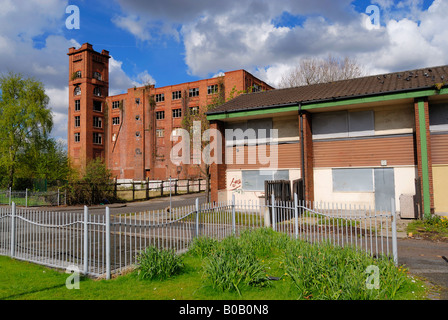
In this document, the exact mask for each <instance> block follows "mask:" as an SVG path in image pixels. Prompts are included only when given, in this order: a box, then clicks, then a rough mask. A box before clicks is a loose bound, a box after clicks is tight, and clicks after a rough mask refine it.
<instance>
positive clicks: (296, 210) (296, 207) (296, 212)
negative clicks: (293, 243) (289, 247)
mask: <svg viewBox="0 0 448 320" xmlns="http://www.w3.org/2000/svg"><path fill="white" fill-rule="evenodd" d="M294 233H295V236H296V239H297V238H298V237H299V203H298V198H297V193H296V192H294Z"/></svg>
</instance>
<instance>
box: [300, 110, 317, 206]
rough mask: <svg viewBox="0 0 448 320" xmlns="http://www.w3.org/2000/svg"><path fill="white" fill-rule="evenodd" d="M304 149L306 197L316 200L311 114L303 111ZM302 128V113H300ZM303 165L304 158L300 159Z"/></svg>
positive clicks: (303, 172) (303, 175)
mask: <svg viewBox="0 0 448 320" xmlns="http://www.w3.org/2000/svg"><path fill="white" fill-rule="evenodd" d="M302 117H303V119H302V123H303V150H304V160H305V164H304V165H305V170H304V171H303V170H302V177H304V178H305V198H306V200H307V201H314V167H313V155H314V152H313V135H312V130H311V114H309V113H307V112H305V113H303V116H302ZM299 130H300V115H299ZM300 167H302V160H300Z"/></svg>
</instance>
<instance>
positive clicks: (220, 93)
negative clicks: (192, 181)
mask: <svg viewBox="0 0 448 320" xmlns="http://www.w3.org/2000/svg"><path fill="white" fill-rule="evenodd" d="M223 80H224V78H223V77H221V78H219V80H218V90H217V91H216V92H215V94H214V96H213V98H212V99H211V101H210V103H209V104H206V105H202V106H200V107H199V110H198V112H197V113H194V114H193V113H191V112H190V110H187V112H184V114H185V116H184V117H183V119H182V127H183V128H184V129H185V130H187V131H189V133H190V139H193V136H194V134H193V125H194V122H200V135H201V137H203V135H204V133H206V132H209V131H208V130H209V129H210V122H209V121H208V120H207V112H209V111H212V110H214V109H215V108H217V107H218V106H220V105H222V104H224V103H225V102H227V101H230V100H232V99H233V98H235V97H237V96H238V95H240V94H244V93H250V92H252V90H253V87H249V88H247V89H246V90H242V91H238V90H237V89H236V88H235V87H233V88H232V90H230V91H229V93H228V97H227V98H226V88H225V85H224V81H223ZM188 102H189V101H188V100H186V101H185V102H184V105H185V107H184V109H188ZM209 138H210V137H205V138H204V139H202V144H201V150H204V148H205V147H206V146H207V145H208V144H209V143H210V142H209V141H210V140H209ZM190 143H191V141H190ZM205 156H207V152H206V153H205ZM202 160H205V161H201V164H199V165H197V166H198V167H199V168H200V171H201V174H202V176H204V177H205V181H206V198H205V201H206V202H207V203H209V202H210V174H211V172H210V169H211V166H210V164H208V163H210V161H209V159H202Z"/></svg>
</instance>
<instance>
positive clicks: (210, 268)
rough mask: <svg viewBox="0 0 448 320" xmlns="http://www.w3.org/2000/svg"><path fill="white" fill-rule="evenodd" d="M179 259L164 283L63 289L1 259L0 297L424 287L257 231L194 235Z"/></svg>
mask: <svg viewBox="0 0 448 320" xmlns="http://www.w3.org/2000/svg"><path fill="white" fill-rule="evenodd" d="M179 258H180V259H181V260H182V263H181V265H182V267H181V268H180V270H177V271H176V273H175V274H173V275H172V276H170V277H168V278H166V279H165V280H148V279H145V280H143V279H141V277H140V276H139V275H138V272H137V271H135V272H131V273H128V274H126V275H122V276H119V277H116V278H114V279H112V280H92V279H88V278H82V281H81V282H80V289H79V290H77V289H72V290H69V289H67V288H66V286H65V281H66V279H67V277H68V276H69V275H68V274H65V273H62V272H58V271H56V270H51V269H48V268H45V267H43V266H38V265H34V264H30V263H26V262H22V261H17V260H12V259H10V258H7V257H0V299H20V300H22V299H23V300H24V299H33V300H42V299H44V300H54V299H57V300H98V299H99V300H122V299H126V300H173V299H175V300H295V299H346V300H348V299H381V300H386V299H403V300H408V299H409V300H416V299H418V300H420V299H425V296H426V292H427V291H426V288H425V287H424V286H423V283H422V282H420V281H419V280H417V279H413V278H411V277H410V276H409V275H408V274H407V272H406V270H405V269H403V268H397V267H395V266H394V265H393V264H392V263H391V262H390V261H388V260H375V261H374V260H372V259H371V258H369V257H367V256H366V255H365V254H359V253H357V252H354V251H353V250H350V249H348V248H346V249H342V248H334V247H331V246H329V245H322V246H315V245H310V244H308V243H305V242H301V241H295V240H290V239H289V238H288V237H286V236H284V235H282V234H280V233H276V232H273V231H272V230H270V229H264V228H262V229H259V230H257V231H256V232H249V231H247V232H245V233H243V234H242V235H241V236H240V237H229V238H226V239H224V240H223V241H219V242H218V241H215V240H210V239H206V238H200V239H197V240H196V241H195V242H194V243H193V244H192V249H191V250H190V251H189V252H188V253H186V254H183V255H181V256H179ZM169 259H172V257H170V258H169ZM370 264H373V265H377V266H378V267H379V270H380V277H379V279H380V289H378V290H376V289H372V290H370V289H368V290H366V285H365V281H366V279H367V277H368V274H366V273H365V269H366V266H368V265H370Z"/></svg>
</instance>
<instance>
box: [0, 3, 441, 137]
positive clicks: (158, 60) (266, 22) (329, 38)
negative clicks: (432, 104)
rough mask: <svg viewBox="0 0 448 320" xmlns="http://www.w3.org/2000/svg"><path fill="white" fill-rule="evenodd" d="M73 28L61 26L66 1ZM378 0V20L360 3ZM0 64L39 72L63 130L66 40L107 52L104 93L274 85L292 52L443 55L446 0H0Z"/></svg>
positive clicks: (409, 59) (388, 68)
mask: <svg viewBox="0 0 448 320" xmlns="http://www.w3.org/2000/svg"><path fill="white" fill-rule="evenodd" d="M69 5H76V6H77V7H78V8H79V10H80V29H73V30H69V29H67V28H66V24H65V22H66V19H67V18H68V17H69V14H67V13H66V8H67V6H69ZM370 5H375V6H377V8H378V9H379V13H380V15H379V22H380V27H379V28H378V29H372V28H368V27H367V25H366V19H368V14H370V12H369V13H366V9H367V7H368V6H370ZM0 8H2V10H1V11H0V70H1V72H8V71H14V72H20V73H22V74H24V75H26V76H33V77H35V78H37V79H39V80H41V81H42V82H43V83H44V85H45V88H46V91H47V94H48V95H49V97H50V106H51V108H52V110H53V115H54V122H55V126H54V131H53V136H54V137H55V138H57V139H60V140H62V141H65V140H66V135H67V133H66V126H67V106H68V57H67V55H66V54H67V52H68V48H69V47H73V46H74V47H77V46H79V45H81V44H83V43H85V42H89V43H91V44H92V45H93V47H94V49H95V50H97V51H101V50H103V49H106V50H108V51H109V52H110V54H111V56H112V59H111V61H110V76H111V79H110V94H118V93H121V92H123V91H125V90H126V89H127V88H130V87H132V86H134V85H137V84H141V83H143V82H148V81H151V82H153V83H155V84H156V86H157V87H161V86H166V85H171V84H177V83H183V82H187V81H194V80H197V79H203V78H208V77H211V76H214V75H216V74H218V73H219V72H223V71H230V70H236V69H246V70H247V71H249V72H251V73H253V74H254V75H255V76H257V77H259V78H261V79H263V80H265V81H267V82H268V83H270V84H272V85H273V86H276V84H277V83H278V82H279V80H280V79H281V76H282V75H283V74H284V73H285V72H287V71H288V70H290V69H291V68H293V67H294V66H296V65H297V64H298V63H299V62H300V60H301V59H305V58H309V57H327V56H328V55H329V54H332V55H333V56H336V57H340V58H344V57H350V58H352V59H355V60H356V61H357V62H358V63H359V64H360V65H362V66H363V68H364V70H365V73H366V74H377V73H383V72H393V71H399V70H408V69H412V68H421V67H429V66H436V65H443V64H448V54H446V53H447V52H448V41H446V39H448V29H447V28H446V26H447V25H448V24H447V22H448V19H447V18H446V13H447V12H448V0H400V1H394V0H372V1H370V0H356V1H352V0H338V1H335V0H316V1H309V0H276V1H268V0H252V1H250V0H244V1H241V0H226V1H222V0H221V1H214V0H182V1H181V0H164V1H160V0H157V1H156V0H149V1H139V0H110V1H106V0H93V1H87V0H78V1H76V0H70V1H69V0H16V1H13V0H0Z"/></svg>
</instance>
